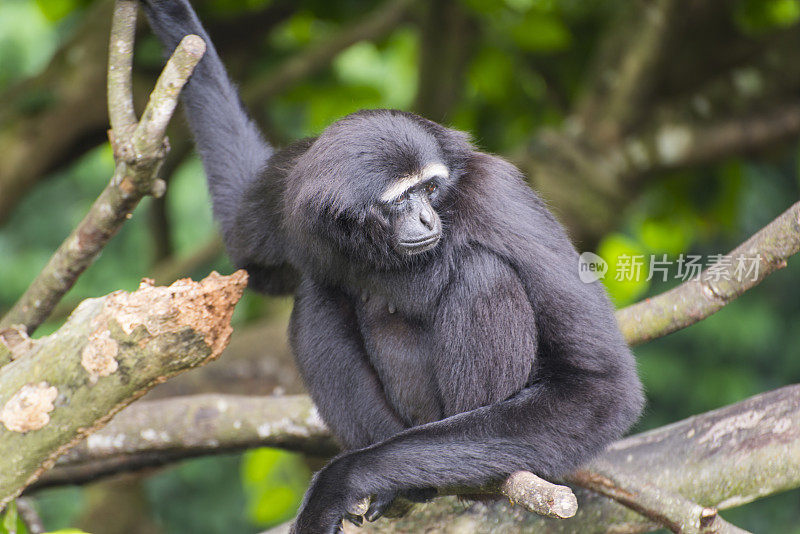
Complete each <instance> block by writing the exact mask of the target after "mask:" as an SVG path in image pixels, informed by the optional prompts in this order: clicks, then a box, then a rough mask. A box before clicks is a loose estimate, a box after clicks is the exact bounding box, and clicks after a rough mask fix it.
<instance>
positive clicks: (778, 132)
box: [612, 99, 800, 176]
mask: <svg viewBox="0 0 800 534" xmlns="http://www.w3.org/2000/svg"><path fill="white" fill-rule="evenodd" d="M798 133H800V100H797V99H793V100H790V101H788V102H784V103H783V104H778V105H776V104H773V105H772V106H771V108H770V109H769V110H766V111H763V110H762V111H759V112H755V113H753V112H751V113H749V114H747V115H744V116H737V117H724V118H721V119H719V120H716V121H693V122H680V121H666V122H664V123H660V124H656V125H655V126H652V127H651V129H649V130H647V131H646V132H643V133H641V134H638V135H636V136H632V137H630V138H628V139H626V140H625V143H624V144H622V145H620V149H619V150H620V154H619V155H614V156H612V158H616V159H617V160H618V161H620V162H622V161H623V160H624V161H626V164H625V165H620V166H618V167H617V171H618V172H619V174H621V175H623V176H624V175H627V176H641V175H648V174H651V173H654V172H662V171H667V170H672V169H683V168H687V167H693V166H696V165H702V164H707V163H712V162H715V161H719V160H720V159H722V158H724V157H727V156H730V155H732V154H746V153H752V152H756V151H759V150H763V149H764V148H766V147H772V146H775V144H777V143H779V142H781V141H786V140H789V139H794V138H795V137H797V135H798Z"/></svg>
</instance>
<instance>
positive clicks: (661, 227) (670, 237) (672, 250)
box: [636, 219, 694, 256]
mask: <svg viewBox="0 0 800 534" xmlns="http://www.w3.org/2000/svg"><path fill="white" fill-rule="evenodd" d="M636 233H637V237H638V240H639V243H641V245H642V246H643V247H644V248H645V249H646V250H647V251H648V252H649V253H651V254H663V253H666V254H668V255H670V256H677V255H678V254H680V253H682V252H686V251H687V250H688V249H689V245H691V243H692V240H693V238H694V230H693V228H692V226H691V225H690V224H689V223H688V222H687V221H685V220H682V219H677V220H675V219H646V220H644V221H643V222H642V223H641V224H640V225H639V227H638V228H637V231H636Z"/></svg>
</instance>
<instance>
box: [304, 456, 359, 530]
mask: <svg viewBox="0 0 800 534" xmlns="http://www.w3.org/2000/svg"><path fill="white" fill-rule="evenodd" d="M352 457H353V456H352V455H349V454H345V455H342V456H339V457H338V458H335V459H334V460H332V461H331V462H330V463H329V464H328V465H327V466H325V467H324V468H323V469H322V470H321V471H319V472H318V473H317V474H316V475H314V477H313V478H312V479H311V484H310V486H309V488H308V491H307V492H306V496H305V498H304V499H303V504H302V505H301V506H300V511H299V512H298V513H297V518H296V519H295V522H294V525H292V529H291V533H292V534H338V533H340V532H342V521H343V520H344V519H347V520H349V521H351V522H353V523H355V524H357V525H360V524H361V522H362V518H361V516H356V515H353V514H351V513H350V512H348V510H351V509H353V508H354V507H355V506H356V505H357V504H358V503H359V501H361V500H362V499H363V498H364V497H367V495H364V494H361V493H360V492H359V491H358V490H357V489H356V488H354V487H352V486H351V485H350V477H349V476H348V474H349V471H350V469H349V466H350V465H351V464H352V460H351V458H352Z"/></svg>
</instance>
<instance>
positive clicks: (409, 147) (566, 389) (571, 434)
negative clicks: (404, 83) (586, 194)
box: [143, 0, 643, 534]
mask: <svg viewBox="0 0 800 534" xmlns="http://www.w3.org/2000/svg"><path fill="white" fill-rule="evenodd" d="M143 4H144V7H145V10H146V13H147V15H148V18H149V19H150V24H151V26H152V28H153V30H154V32H155V34H156V35H157V36H158V38H159V39H160V40H161V42H162V43H163V45H164V47H165V49H166V51H167V52H171V51H172V50H173V49H174V48H175V47H176V46H177V43H178V42H179V41H180V39H181V38H183V37H184V36H185V35H187V34H191V33H193V34H197V35H199V36H201V37H202V38H203V39H204V40H205V41H206V44H207V47H208V49H207V52H206V54H205V56H204V57H203V59H202V60H201V61H200V63H199V65H198V66H197V69H196V70H195V72H194V74H193V75H192V77H191V79H190V81H189V82H188V84H187V85H186V87H185V89H184V91H183V96H182V98H183V103H184V105H185V109H186V114H187V117H188V120H189V123H190V126H191V128H192V131H193V134H194V137H195V140H196V144H197V147H198V150H199V152H200V155H201V157H202V160H203V163H204V166H205V170H206V174H207V176H208V185H209V188H210V190H211V196H212V199H213V209H214V214H215V217H216V219H217V220H218V222H219V224H220V227H221V230H222V233H223V236H224V240H225V243H226V246H227V249H228V252H229V254H230V256H231V258H232V260H233V261H234V262H235V263H236V264H237V265H238V266H240V267H243V268H245V269H247V271H248V272H249V274H250V280H251V285H252V287H253V288H255V289H257V290H261V291H264V292H267V293H272V294H285V293H294V295H295V305H294V311H293V313H292V318H291V325H290V339H291V345H292V348H293V350H294V353H295V356H296V359H297V365H298V367H299V369H300V371H301V374H302V376H303V379H304V380H305V384H306V386H307V387H308V390H309V392H310V393H311V397H312V398H313V400H314V402H315V403H316V405H317V407H318V410H319V412H320V414H321V416H322V418H323V419H324V421H325V422H326V424H327V425H328V427H329V428H330V430H331V432H332V433H333V434H334V436H335V437H336V438H337V439H338V441H339V442H340V443H341V445H342V447H343V450H344V452H342V453H341V454H340V455H338V456H337V457H335V458H334V459H333V460H331V462H330V463H329V464H328V465H327V466H326V467H325V468H323V469H322V470H321V471H319V472H318V473H317V474H316V475H315V476H314V478H313V480H312V483H311V486H310V488H309V490H308V493H307V494H306V497H305V500H304V502H303V504H302V507H301V509H300V512H299V514H298V517H297V520H296V522H295V526H294V532H296V533H302V534H327V533H331V532H338V531H339V530H340V525H341V521H342V519H343V518H346V517H348V513H347V509H348V506H350V505H352V504H354V503H355V502H357V501H359V500H360V499H362V498H363V497H366V496H372V505H371V507H370V510H369V511H368V512H367V514H366V516H367V518H368V519H374V518H375V517H377V516H378V515H380V514H381V513H382V512H384V511H385V509H386V506H387V505H388V504H389V503H391V501H392V499H393V498H394V497H395V496H397V495H412V494H414V492H422V493H423V494H424V493H425V492H429V491H431V489H432V488H437V487H447V486H460V487H464V486H479V485H483V484H485V483H488V482H491V481H496V480H498V479H502V478H503V477H506V476H507V475H509V474H510V473H512V472H514V471H517V470H520V469H526V470H530V471H532V472H534V473H536V474H539V475H541V476H543V477H558V476H560V475H563V474H565V473H567V472H568V471H570V470H571V469H573V468H575V467H576V466H578V465H580V464H581V463H583V462H585V461H586V460H588V459H590V458H591V457H592V456H593V455H595V454H596V453H598V452H599V451H600V450H601V449H602V448H603V447H604V446H606V445H607V444H609V443H610V442H611V441H612V440H615V439H617V438H619V437H620V436H621V435H622V434H623V433H624V432H625V431H626V430H627V429H628V428H629V427H630V426H631V424H632V423H633V422H634V421H635V420H636V419H637V417H638V415H639V413H640V411H641V408H642V403H643V396H642V390H641V385H640V383H639V379H638V377H637V374H636V369H635V362H634V359H633V356H632V354H631V351H630V350H629V348H628V346H627V345H626V343H625V341H624V339H623V337H622V335H621V334H620V332H619V329H618V327H617V323H616V321H615V318H614V314H613V308H612V306H611V304H610V303H609V299H608V297H607V295H606V292H605V290H604V288H603V287H602V285H601V284H600V283H599V282H594V283H589V284H585V283H582V282H581V281H580V279H579V277H578V254H577V253H576V251H575V249H574V248H573V246H572V244H571V243H570V241H569V239H568V238H567V235H566V233H565V231H564V229H563V228H562V226H561V225H560V224H559V223H558V222H557V221H556V220H555V218H554V217H553V216H552V215H551V214H550V212H549V211H548V210H547V208H546V206H545V205H544V203H543V202H542V200H541V199H540V198H539V197H538V196H537V195H536V194H535V193H534V192H533V191H532V190H531V189H530V188H529V187H528V186H527V185H526V182H525V180H524V178H523V176H522V175H521V173H520V172H519V170H517V169H516V168H515V167H514V166H513V165H511V164H510V163H508V162H506V161H504V160H503V159H501V158H498V157H496V156H493V155H490V154H485V153H482V152H479V151H477V150H476V149H475V147H473V146H472V144H470V142H469V140H468V137H467V135H466V134H464V133H462V132H458V131H455V130H452V129H449V128H446V127H444V126H441V125H439V124H436V123H434V122H432V121H429V120H426V119H424V118H422V117H419V116H417V115H414V114H411V113H406V112H403V111H396V110H367V111H360V112H357V113H353V114H352V115H349V116H347V117H345V118H343V119H341V120H339V121H337V122H335V123H334V124H332V125H330V126H329V127H328V128H326V129H325V130H324V131H323V132H322V133H321V134H320V135H319V137H316V138H313V139H304V140H302V141H299V142H297V143H295V144H293V145H290V146H289V147H287V148H285V149H283V150H279V151H276V150H275V149H273V148H272V147H271V146H269V145H268V144H267V143H266V142H265V141H264V140H263V138H262V136H261V134H260V133H259V130H258V128H257V127H256V126H255V124H253V122H252V121H251V120H250V119H249V118H248V117H247V115H246V113H245V111H244V110H243V108H242V105H241V102H240V99H239V96H238V94H237V92H236V89H235V87H234V86H233V84H232V83H231V82H230V80H229V79H228V76H227V74H226V72H225V68H224V66H223V64H222V62H221V61H220V59H219V56H218V55H217V52H216V51H215V49H214V47H213V46H212V44H211V42H210V40H209V38H208V35H207V34H206V32H205V31H204V29H203V27H202V25H201V23H200V21H199V20H198V18H197V16H196V15H195V13H194V11H193V10H192V7H191V5H190V4H189V3H188V2H187V1H186V0H143ZM351 519H355V518H352V517H351Z"/></svg>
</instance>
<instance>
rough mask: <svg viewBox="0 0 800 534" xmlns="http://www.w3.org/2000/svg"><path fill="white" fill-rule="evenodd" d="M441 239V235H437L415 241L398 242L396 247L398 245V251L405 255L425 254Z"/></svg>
mask: <svg viewBox="0 0 800 534" xmlns="http://www.w3.org/2000/svg"><path fill="white" fill-rule="evenodd" d="M441 237H442V234H439V233H437V234H434V235H432V236H430V237H425V238H423V239H419V240H417V241H400V242H399V243H398V245H400V249H401V250H402V251H403V252H405V253H406V254H419V253H420V252H425V251H426V250H430V249H432V248H433V247H435V246H436V244H437V243H438V242H439V239H440V238H441Z"/></svg>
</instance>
